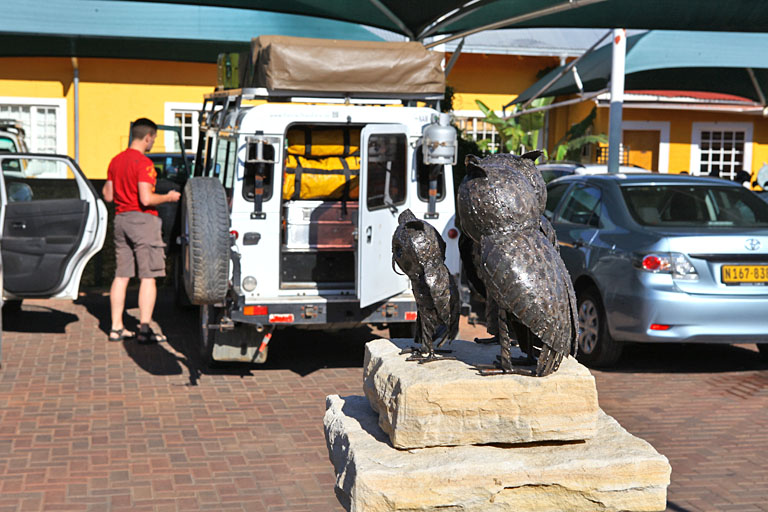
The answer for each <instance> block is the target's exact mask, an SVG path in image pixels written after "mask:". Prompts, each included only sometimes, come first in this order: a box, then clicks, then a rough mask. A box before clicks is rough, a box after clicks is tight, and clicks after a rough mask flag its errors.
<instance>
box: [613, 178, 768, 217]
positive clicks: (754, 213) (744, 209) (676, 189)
mask: <svg viewBox="0 0 768 512" xmlns="http://www.w3.org/2000/svg"><path fill="white" fill-rule="evenodd" d="M621 193H622V195H623V196H624V201H625V202H626V203H627V208H628V209H629V212H630V214H631V215H632V217H633V218H634V219H635V221H636V222H637V223H639V224H641V225H644V226H672V227H674V226H679V227H685V226H712V227H718V226H722V227H732V226H735V227H766V226H768V203H766V202H765V201H763V200H761V199H760V198H759V197H757V196H756V195H755V194H754V193H753V192H751V191H749V190H747V189H745V188H743V187H742V188H739V187H719V186H712V185H644V186H622V187H621Z"/></svg>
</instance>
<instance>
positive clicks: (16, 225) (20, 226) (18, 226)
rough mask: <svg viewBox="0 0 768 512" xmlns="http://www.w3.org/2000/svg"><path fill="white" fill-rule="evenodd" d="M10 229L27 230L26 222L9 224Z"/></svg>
mask: <svg viewBox="0 0 768 512" xmlns="http://www.w3.org/2000/svg"><path fill="white" fill-rule="evenodd" d="M11 228H13V229H27V223H26V222H13V223H11Z"/></svg>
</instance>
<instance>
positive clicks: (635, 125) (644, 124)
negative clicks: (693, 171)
mask: <svg viewBox="0 0 768 512" xmlns="http://www.w3.org/2000/svg"><path fill="white" fill-rule="evenodd" d="M669 126H670V123H669V121H624V122H622V123H621V131H622V134H621V139H622V140H624V133H623V132H624V131H634V130H643V131H657V132H659V168H658V169H653V170H655V171H658V172H660V173H662V172H663V173H669ZM688 172H690V169H689V170H688Z"/></svg>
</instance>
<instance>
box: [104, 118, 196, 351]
mask: <svg viewBox="0 0 768 512" xmlns="http://www.w3.org/2000/svg"><path fill="white" fill-rule="evenodd" d="M155 137H157V125H156V124H155V123H153V122H152V121H150V120H149V119H146V118H141V119H138V120H136V121H135V122H134V123H133V126H132V127H131V145H130V146H129V147H128V149H126V150H125V151H123V152H122V153H120V154H118V155H117V156H116V157H114V158H113V159H112V161H111V162H110V163H109V169H108V170H107V181H106V183H104V188H103V189H102V195H103V197H104V200H105V201H106V202H108V203H111V202H112V201H114V202H115V225H114V232H115V233H114V234H115V258H116V260H117V268H116V269H115V279H114V280H113V281H112V287H111V288H110V290H109V303H110V306H111V310H112V330H111V331H110V333H109V340H110V341H122V340H123V339H125V338H131V337H133V336H134V333H132V332H130V331H128V330H126V329H125V327H124V326H123V311H124V309H125V292H126V289H127V288H128V281H129V280H130V279H131V278H132V277H134V276H135V275H136V267H138V275H139V279H140V280H141V284H140V285H139V324H140V325H139V334H138V339H137V341H139V343H153V342H156V341H164V340H165V337H164V336H163V335H161V334H155V333H153V332H152V329H151V328H150V326H149V323H150V322H151V321H152V311H153V310H154V309H155V299H156V297H157V286H156V284H155V278H156V277H163V276H165V251H164V247H165V244H164V243H163V238H162V221H161V220H160V217H158V216H157V209H156V208H155V206H156V205H158V204H161V203H168V202H176V201H178V200H179V197H180V196H181V194H179V192H177V191H175V190H171V191H170V192H168V193H167V194H156V193H155V184H156V182H157V173H156V172H155V166H154V164H153V163H152V160H150V159H149V158H147V157H146V156H145V155H144V153H146V152H147V151H149V150H150V149H152V145H153V144H154V143H155Z"/></svg>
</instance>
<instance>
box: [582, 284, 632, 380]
mask: <svg viewBox="0 0 768 512" xmlns="http://www.w3.org/2000/svg"><path fill="white" fill-rule="evenodd" d="M577 302H578V313H579V314H578V317H579V338H578V342H579V351H578V355H577V356H576V357H577V358H578V359H579V361H581V362H583V363H585V364H587V365H589V366H595V367H606V366H612V365H614V364H616V362H617V361H618V360H619V357H621V350H622V348H623V345H622V343H621V342H619V341H616V340H614V339H613V338H612V337H611V334H610V332H608V323H607V322H606V320H605V308H604V307H603V301H602V300H601V299H600V292H598V291H597V289H596V288H587V289H585V290H583V291H582V292H580V293H579V294H578V300H577Z"/></svg>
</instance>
